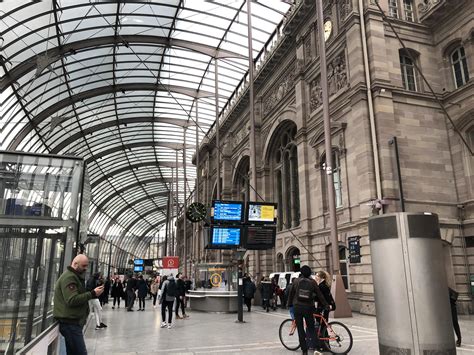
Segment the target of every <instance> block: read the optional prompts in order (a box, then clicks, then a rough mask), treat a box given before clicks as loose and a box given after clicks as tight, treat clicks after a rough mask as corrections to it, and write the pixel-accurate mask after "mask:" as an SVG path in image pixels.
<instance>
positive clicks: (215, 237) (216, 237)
mask: <svg viewBox="0 0 474 355" xmlns="http://www.w3.org/2000/svg"><path fill="white" fill-rule="evenodd" d="M241 237H242V228H241V227H230V226H229V227H227V226H212V227H211V229H210V238H209V246H208V247H209V248H211V249H233V248H238V247H239V246H240V241H241Z"/></svg>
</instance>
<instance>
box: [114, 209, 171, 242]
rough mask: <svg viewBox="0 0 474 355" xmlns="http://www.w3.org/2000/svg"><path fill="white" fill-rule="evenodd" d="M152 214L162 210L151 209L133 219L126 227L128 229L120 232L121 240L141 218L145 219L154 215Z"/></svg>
mask: <svg viewBox="0 0 474 355" xmlns="http://www.w3.org/2000/svg"><path fill="white" fill-rule="evenodd" d="M154 212H162V210H161V208H154V209H152V210H149V211H147V212H145V213H143V214H142V215H141V216H138V218H135V219H134V220H133V221H132V222H130V224H129V225H128V227H127V228H125V230H124V231H123V232H122V235H121V237H122V238H123V237H125V234H126V233H127V232H128V231H129V230H130V229H132V228H133V226H134V225H135V224H137V223H138V222H139V221H141V220H142V219H143V218H145V217H146V216H148V215H150V214H152V213H154Z"/></svg>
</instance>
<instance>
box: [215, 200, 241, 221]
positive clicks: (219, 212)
mask: <svg viewBox="0 0 474 355" xmlns="http://www.w3.org/2000/svg"><path fill="white" fill-rule="evenodd" d="M243 212H244V208H243V203H242V202H238V201H213V215H212V217H213V219H214V221H228V222H241V221H242V220H243Z"/></svg>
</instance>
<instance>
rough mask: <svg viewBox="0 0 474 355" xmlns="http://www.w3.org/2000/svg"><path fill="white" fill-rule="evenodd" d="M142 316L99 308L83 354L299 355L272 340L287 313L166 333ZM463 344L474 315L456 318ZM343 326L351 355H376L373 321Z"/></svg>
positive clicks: (181, 325)
mask: <svg viewBox="0 0 474 355" xmlns="http://www.w3.org/2000/svg"><path fill="white" fill-rule="evenodd" d="M147 307H148V308H147V310H146V311H145V312H137V311H135V312H126V310H125V309H123V308H120V309H115V310H112V309H111V308H110V306H106V307H105V308H104V322H105V323H106V324H107V325H108V328H106V329H101V330H94V327H93V326H89V327H88V329H87V331H86V344H87V347H88V351H89V354H91V355H92V354H114V355H125V354H136V355H138V354H140V355H142V354H143V355H145V354H186V355H188V354H300V353H301V352H300V351H298V352H292V351H289V350H286V349H285V348H283V346H282V345H281V343H280V340H279V337H278V329H279V326H280V323H281V322H282V321H283V320H284V319H286V318H288V316H287V312H286V311H284V310H278V311H276V312H270V313H266V312H262V311H261V308H259V307H255V309H254V310H253V311H252V312H251V313H247V312H244V320H245V323H243V324H242V323H236V319H237V315H236V314H213V313H202V312H193V311H189V314H190V318H188V319H186V320H177V321H175V322H174V327H173V328H172V329H167V328H160V323H161V313H160V312H159V310H158V308H157V309H156V310H155V309H153V307H151V303H148V304H147ZM460 318H461V320H460V324H461V329H462V331H463V341H464V344H463V346H462V347H461V348H458V352H457V354H460V355H467V354H473V353H474V316H461V317H460ZM337 320H338V321H341V322H343V323H345V324H346V325H348V326H349V328H350V330H351V332H352V334H353V336H354V346H353V349H352V351H351V352H350V353H351V354H354V355H372V354H374V355H377V354H378V342H377V329H376V319H375V317H370V316H365V315H360V314H357V313H354V315H353V317H352V318H342V319H337Z"/></svg>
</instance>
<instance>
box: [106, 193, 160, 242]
mask: <svg viewBox="0 0 474 355" xmlns="http://www.w3.org/2000/svg"><path fill="white" fill-rule="evenodd" d="M160 196H164V197H166V196H168V193H164V192H157V193H155V194H151V195H149V196H144V197H141V198H139V199H137V200H134V201H132V202H131V203H130V206H133V205H136V204H137V203H141V202H143V201H147V200H148V199H149V198H155V197H160ZM159 207H163V211H166V206H159ZM128 209H129V206H124V207H123V208H122V209H121V210H119V211H118V212H117V213H115V214H114V215H113V216H112V218H111V219H110V221H109V223H108V224H107V226H106V227H105V229H104V232H103V234H105V235H107V232H108V231H109V229H110V227H112V226H113V225H114V224H115V223H116V221H117V218H118V217H120V216H121V215H122V214H123V213H124V212H126V211H127V210H128ZM154 228H155V227H154V226H152V227H151V229H154ZM151 229H150V230H151Z"/></svg>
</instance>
